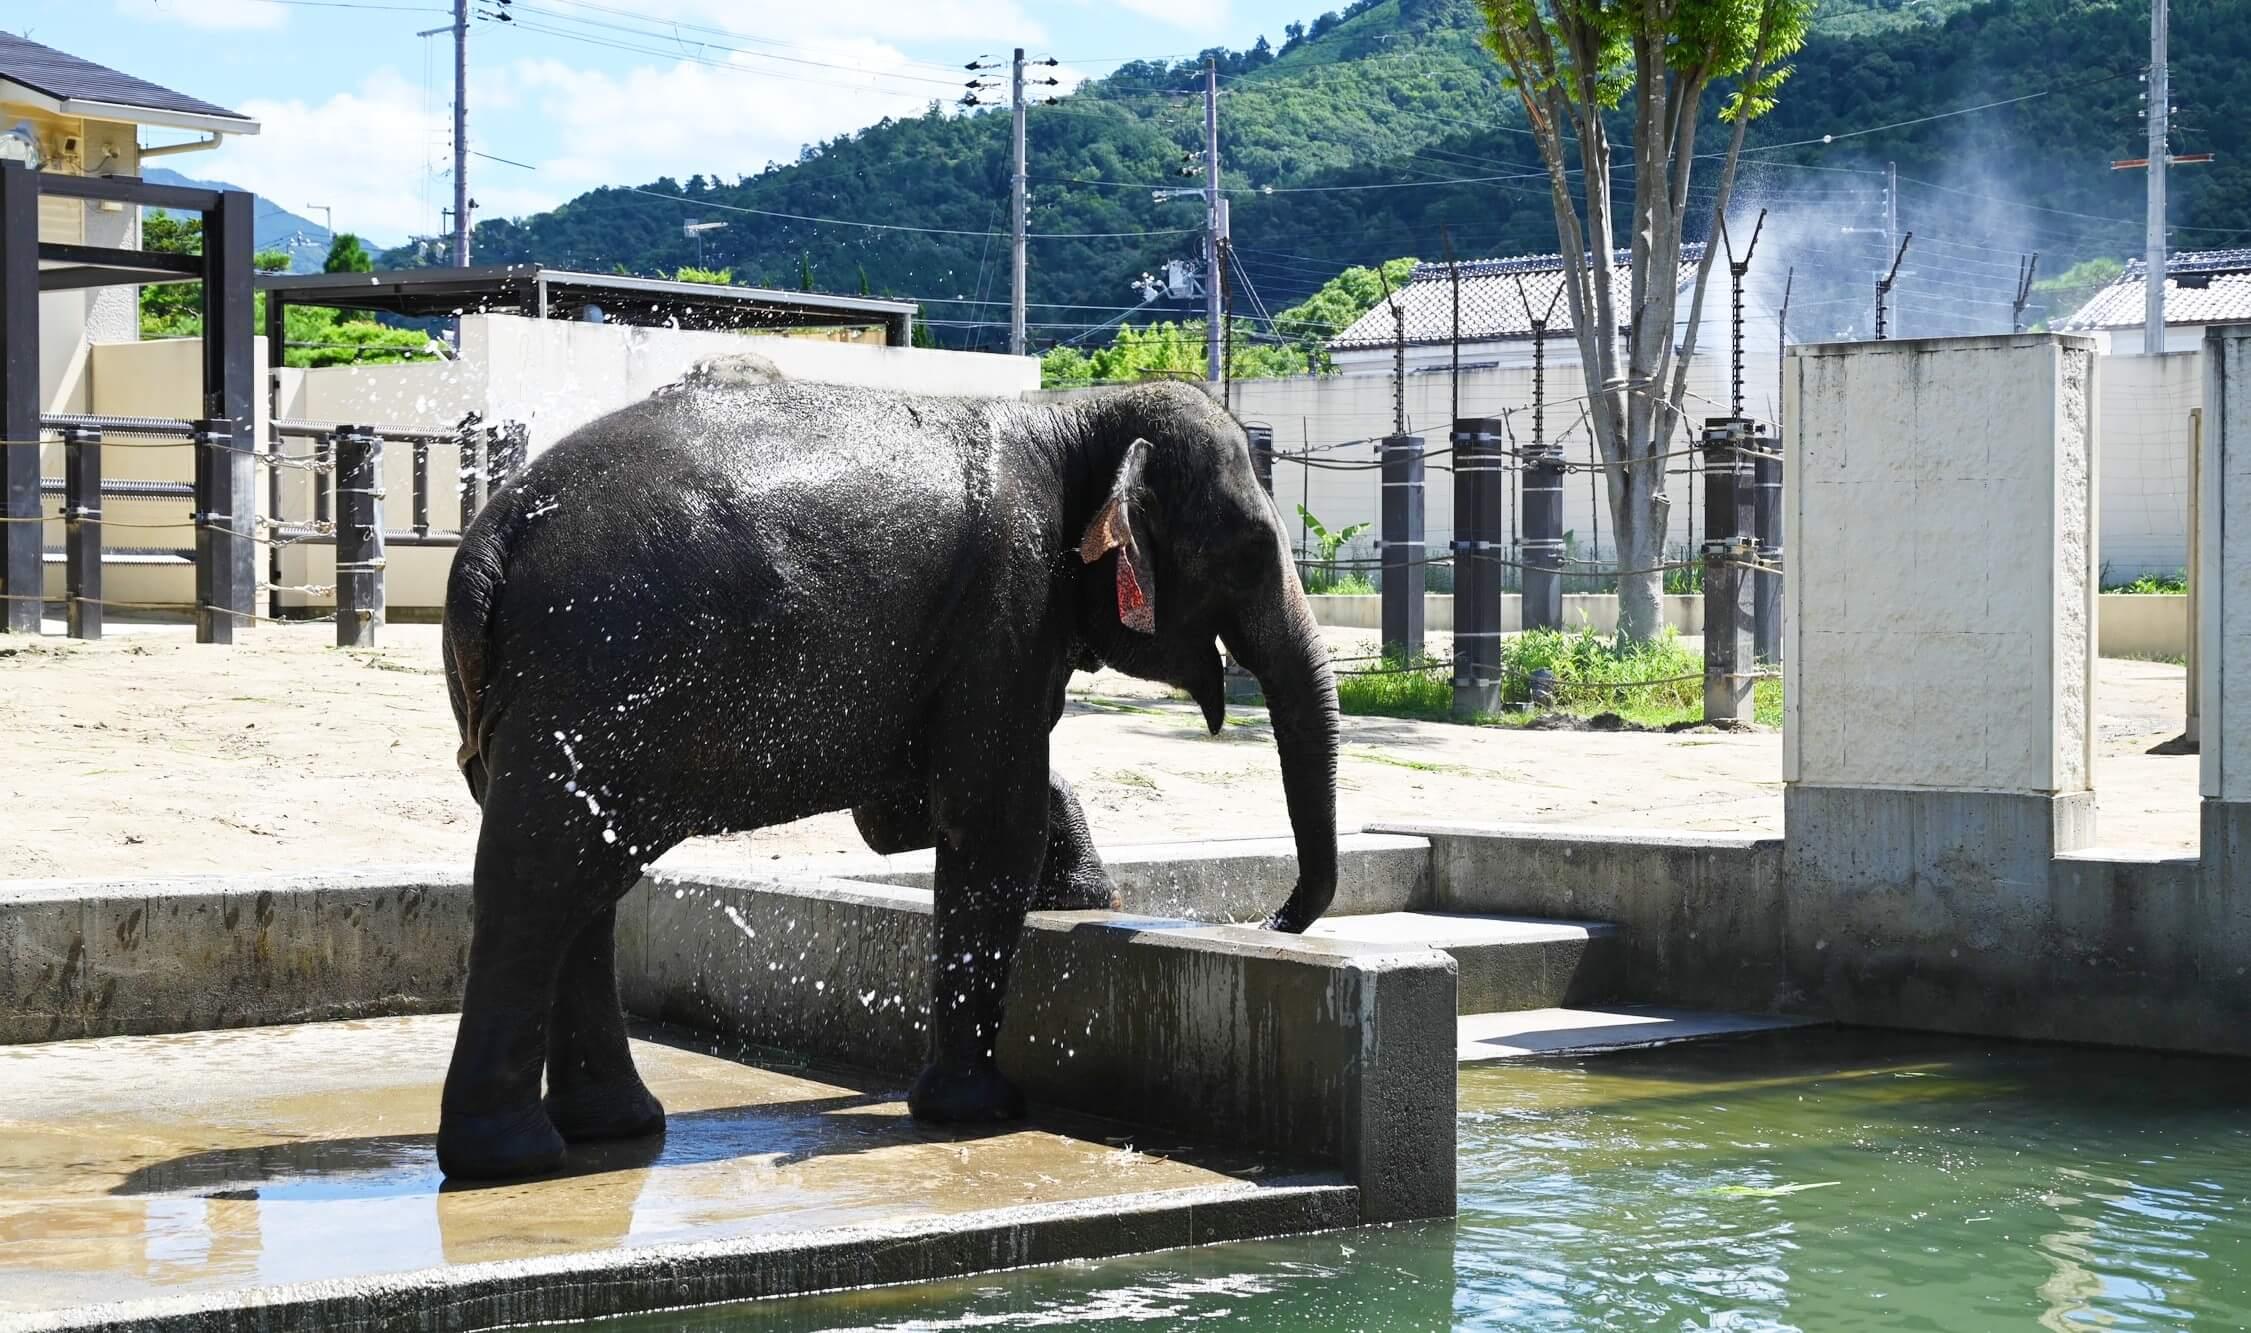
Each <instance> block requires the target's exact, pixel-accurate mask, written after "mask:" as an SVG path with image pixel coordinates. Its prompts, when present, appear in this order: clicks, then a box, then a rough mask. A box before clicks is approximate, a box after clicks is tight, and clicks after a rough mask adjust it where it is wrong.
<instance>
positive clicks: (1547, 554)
mask: <svg viewBox="0 0 2251 1333" xmlns="http://www.w3.org/2000/svg"><path fill="white" fill-rule="evenodd" d="M1563 471H1564V469H1563V446H1562V445H1560V444H1548V443H1545V442H1542V443H1539V444H1535V445H1534V446H1533V447H1532V448H1530V449H1527V450H1525V452H1524V475H1523V479H1522V481H1520V482H1519V483H1518V494H1519V496H1521V497H1522V501H1523V505H1524V517H1523V521H1522V527H1523V532H1524V540H1523V544H1522V545H1523V552H1524V570H1523V573H1524V602H1523V605H1524V614H1523V616H1522V617H1521V619H1522V621H1523V627H1524V628H1525V629H1528V630H1529V629H1556V630H1559V629H1562V628H1563Z"/></svg>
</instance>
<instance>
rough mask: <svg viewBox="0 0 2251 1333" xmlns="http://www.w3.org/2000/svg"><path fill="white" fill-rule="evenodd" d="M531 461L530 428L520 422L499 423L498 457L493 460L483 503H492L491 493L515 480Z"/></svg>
mask: <svg viewBox="0 0 2251 1333" xmlns="http://www.w3.org/2000/svg"><path fill="white" fill-rule="evenodd" d="M530 461H531V427H529V426H527V425H525V424H524V423H523V422H521V421H503V422H501V423H500V457H499V458H498V459H497V460H495V463H494V467H493V476H492V480H491V482H490V483H489V484H487V485H486V487H485V503H487V504H490V503H492V496H493V492H495V491H497V490H499V489H500V488H501V487H503V486H506V485H508V484H509V483H510V482H512V481H514V480H515V479H516V474H517V473H519V472H522V471H523V470H524V465H525V464H527V463H529V462H530Z"/></svg>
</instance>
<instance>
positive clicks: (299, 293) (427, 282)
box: [258, 264, 915, 347]
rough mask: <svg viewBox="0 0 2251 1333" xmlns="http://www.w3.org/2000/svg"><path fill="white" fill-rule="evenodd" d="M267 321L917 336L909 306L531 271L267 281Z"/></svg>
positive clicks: (431, 271) (899, 341)
mask: <svg viewBox="0 0 2251 1333" xmlns="http://www.w3.org/2000/svg"><path fill="white" fill-rule="evenodd" d="M258 290H259V291H262V292H264V293H266V303H267V319H268V320H269V322H270V321H274V320H277V319H279V314H278V311H279V309H280V307H282V306H285V305H313V306H327V307H331V308H334V309H340V310H368V311H378V312H384V313H388V314H393V315H404V316H413V317H423V318H428V317H437V318H452V317H456V316H460V315H482V314H517V315H523V316H526V317H528V318H533V319H570V320H586V319H599V320H600V321H602V322H604V323H609V324H632V325H645V326H657V327H666V328H684V329H802V328H868V327H880V328H882V329H883V330H884V341H885V342H886V343H888V344H889V345H891V346H893V347H905V346H908V345H909V344H910V343H911V341H912V340H913V337H914V314H915V305H914V303H913V302H912V301H890V300H885V299H883V298H880V297H873V296H834V295H830V294H828V293H825V292H787V291H780V290H777V289H774V288H769V287H727V286H717V285H713V284H708V283H700V282H675V281H671V280H669V279H664V278H632V277H624V276H619V275H614V274H598V273H576V272H572V271H571V270H568V269H556V268H546V267H543V266H541V265H538V264H495V265H485V266H481V267H476V268H424V269H397V270H392V271H387V272H379V273H273V274H264V275H261V276H260V277H259V278H258Z"/></svg>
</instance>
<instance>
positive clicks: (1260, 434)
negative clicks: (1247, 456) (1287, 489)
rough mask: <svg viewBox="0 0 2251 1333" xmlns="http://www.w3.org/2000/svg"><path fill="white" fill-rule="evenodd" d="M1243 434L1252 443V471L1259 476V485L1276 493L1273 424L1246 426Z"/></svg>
mask: <svg viewBox="0 0 2251 1333" xmlns="http://www.w3.org/2000/svg"><path fill="white" fill-rule="evenodd" d="M1243 435H1244V436H1245V437H1246V438H1247V439H1249V440H1250V443H1251V472H1252V473H1253V474H1254V475H1256V476H1257V477H1258V484H1259V487H1260V488H1261V489H1262V490H1264V491H1265V492H1266V493H1267V494H1268V495H1272V494H1273V493H1274V428H1273V427H1272V426H1245V427H1243Z"/></svg>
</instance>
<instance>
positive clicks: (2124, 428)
mask: <svg viewBox="0 0 2251 1333" xmlns="http://www.w3.org/2000/svg"><path fill="white" fill-rule="evenodd" d="M2100 379H2101V382H2102V394H2101V406H2100V409H2099V412H2098V420H2099V422H2100V425H2101V438H2102V446H2101V457H2102V551H2103V564H2104V565H2105V566H2106V576H2107V577H2108V578H2109V579H2112V580H2116V581H2124V580H2129V579H2134V578H2139V577H2140V576H2142V575H2144V574H2177V573H2179V572H2181V571H2182V570H2185V569H2187V568H2188V501H2189V496H2188V483H2189V413H2190V412H2192V411H2194V410H2195V409H2196V407H2197V406H2198V405H2199V404H2200V403H2202V401H2203V398H2204V384H2203V379H2204V375H2203V357H2202V353H2201V352H2199V351H2195V350H2191V351H2185V352H2173V353H2168V354H2167V355H2164V356H2114V357H2105V358H2103V359H2102V362H2101V367H2100Z"/></svg>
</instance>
